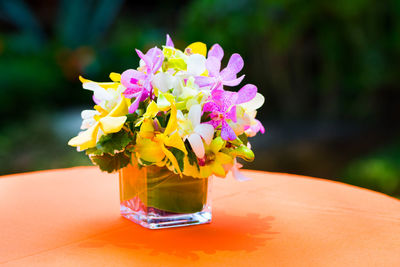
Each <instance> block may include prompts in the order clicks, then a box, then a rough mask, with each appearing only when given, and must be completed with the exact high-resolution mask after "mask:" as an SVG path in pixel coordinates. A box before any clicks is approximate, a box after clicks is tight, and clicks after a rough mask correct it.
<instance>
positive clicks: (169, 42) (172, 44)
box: [165, 34, 175, 48]
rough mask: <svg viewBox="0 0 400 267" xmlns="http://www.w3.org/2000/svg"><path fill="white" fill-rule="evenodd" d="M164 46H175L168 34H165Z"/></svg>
mask: <svg viewBox="0 0 400 267" xmlns="http://www.w3.org/2000/svg"><path fill="white" fill-rule="evenodd" d="M165 46H167V47H172V48H174V47H175V46H174V42H172V39H171V37H170V36H169V34H167V40H166V42H165Z"/></svg>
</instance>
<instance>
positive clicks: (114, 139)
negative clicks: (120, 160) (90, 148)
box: [96, 131, 131, 155]
mask: <svg viewBox="0 0 400 267" xmlns="http://www.w3.org/2000/svg"><path fill="white" fill-rule="evenodd" d="M130 142H131V138H130V137H129V134H128V133H127V132H125V131H120V132H118V133H112V134H107V135H103V136H102V137H101V138H100V140H99V142H97V146H96V148H97V150H98V151H100V152H101V153H109V154H112V155H113V154H115V153H116V152H119V151H121V150H123V149H124V148H125V147H126V146H127V145H128V144H129V143H130Z"/></svg>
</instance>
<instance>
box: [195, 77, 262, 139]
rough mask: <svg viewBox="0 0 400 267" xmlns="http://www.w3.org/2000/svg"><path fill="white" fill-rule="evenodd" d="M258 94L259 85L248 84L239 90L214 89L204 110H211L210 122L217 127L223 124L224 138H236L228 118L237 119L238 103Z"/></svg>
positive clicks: (222, 135) (222, 132)
mask: <svg viewBox="0 0 400 267" xmlns="http://www.w3.org/2000/svg"><path fill="white" fill-rule="evenodd" d="M256 94H257V87H255V86H254V85H252V84H246V85H245V86H243V87H242V88H241V89H240V90H239V91H238V92H230V91H224V90H213V91H212V92H211V99H210V100H211V101H210V102H207V103H205V104H204V107H203V111H204V112H211V113H210V117H211V121H209V122H208V123H209V124H211V125H212V126H214V128H217V127H218V126H220V125H221V137H222V139H224V140H235V139H236V138H237V136H236V134H235V132H234V131H233V129H232V128H231V126H229V124H228V120H232V121H233V122H236V121H237V117H236V105H237V104H241V103H245V102H248V101H250V100H252V99H253V98H254V97H255V96H256Z"/></svg>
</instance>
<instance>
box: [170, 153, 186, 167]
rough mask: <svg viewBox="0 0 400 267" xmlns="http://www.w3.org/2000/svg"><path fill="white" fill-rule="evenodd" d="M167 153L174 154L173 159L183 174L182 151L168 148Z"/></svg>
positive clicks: (183, 156)
mask: <svg viewBox="0 0 400 267" xmlns="http://www.w3.org/2000/svg"><path fill="white" fill-rule="evenodd" d="M169 151H171V152H172V154H174V157H175V158H176V160H177V161H178V165H179V169H180V171H181V172H183V167H184V166H183V165H184V164H183V160H184V158H185V153H183V152H182V151H180V150H179V149H177V148H175V147H171V148H169Z"/></svg>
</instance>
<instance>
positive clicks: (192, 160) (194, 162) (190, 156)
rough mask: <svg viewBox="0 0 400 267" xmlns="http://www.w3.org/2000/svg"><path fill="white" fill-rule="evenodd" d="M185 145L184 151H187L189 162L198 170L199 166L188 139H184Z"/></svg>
mask: <svg viewBox="0 0 400 267" xmlns="http://www.w3.org/2000/svg"><path fill="white" fill-rule="evenodd" d="M185 147H186V151H187V152H188V159H189V164H190V165H193V166H196V168H197V170H198V171H200V166H199V162H198V161H197V156H196V154H195V153H194V152H193V149H192V147H191V146H190V143H189V141H188V140H186V141H185Z"/></svg>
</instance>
